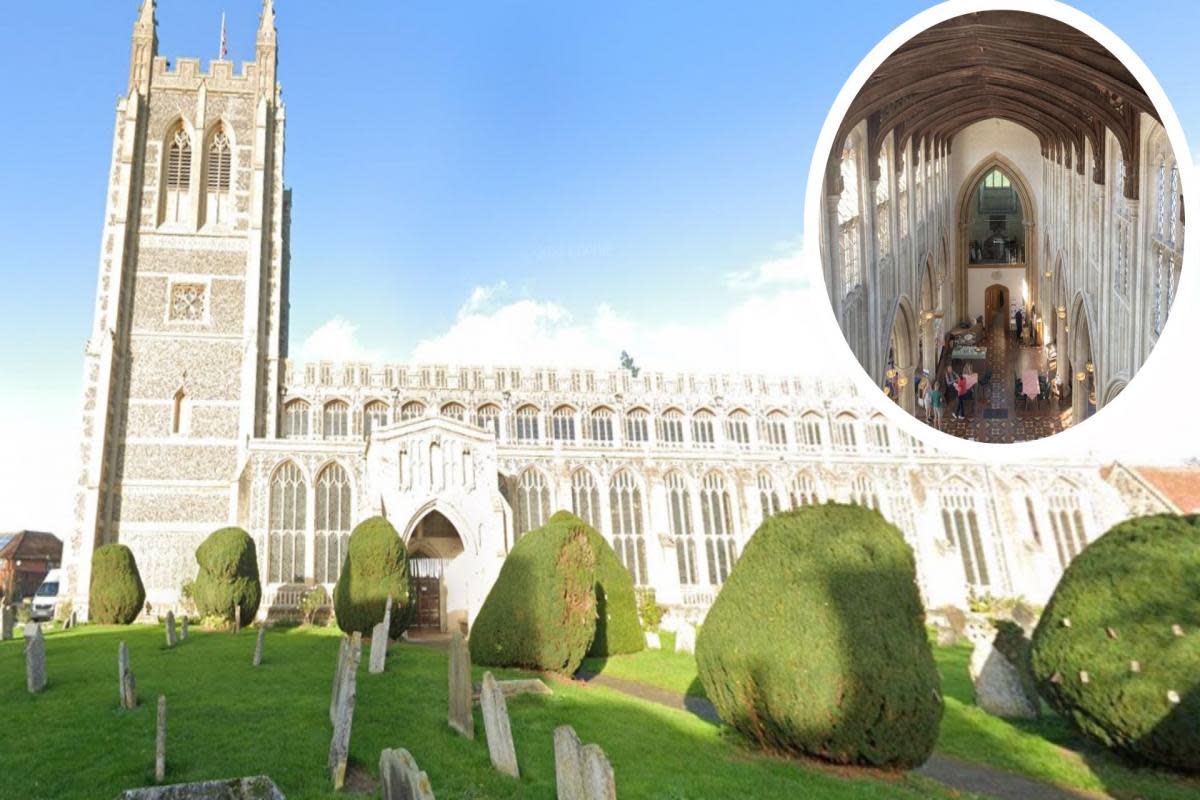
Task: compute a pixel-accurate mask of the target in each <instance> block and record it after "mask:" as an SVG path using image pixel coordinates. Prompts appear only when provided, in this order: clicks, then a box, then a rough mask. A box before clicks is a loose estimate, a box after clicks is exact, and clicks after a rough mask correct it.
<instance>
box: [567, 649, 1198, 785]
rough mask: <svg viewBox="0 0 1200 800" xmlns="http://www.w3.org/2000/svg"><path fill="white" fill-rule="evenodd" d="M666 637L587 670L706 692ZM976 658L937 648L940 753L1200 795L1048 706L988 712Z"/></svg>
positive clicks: (1077, 779) (1054, 776)
mask: <svg viewBox="0 0 1200 800" xmlns="http://www.w3.org/2000/svg"><path fill="white" fill-rule="evenodd" d="M662 640H663V641H662V643H663V649H662V651H654V650H646V651H644V652H641V653H634V654H632V655H627V656H614V657H612V658H608V659H588V660H587V661H585V662H584V665H583V669H584V670H586V671H589V672H592V673H598V674H604V675H606V676H610V677H614V678H620V679H622V680H626V681H633V682H635V683H642V684H645V685H648V686H655V687H658V688H660V689H667V690H670V691H673V692H676V693H679V694H689V695H692V696H696V697H703V696H704V687H703V686H702V685H701V684H700V681H699V680H698V678H697V677H696V675H697V673H696V660H695V658H693V657H692V656H689V655H687V654H685V653H675V652H673V648H674V642H673V639H672V637H671V635H670V634H663V635H662ZM970 657H971V648H970V646H969V645H960V646H958V647H937V646H935V647H934V658H935V660H936V661H937V664H938V671H939V672H940V673H941V677H942V694H943V696H944V698H945V701H946V706H945V714H944V716H943V717H942V727H941V731H940V735H939V737H938V744H937V751H938V752H940V753H944V754H946V755H950V756H954V757H956V758H960V759H963V760H964V761H971V762H975V763H978V764H986V765H988V766H992V767H997V768H1000V769H1003V770H1008V771H1010V772H1016V773H1019V774H1022V775H1026V776H1028V777H1031V778H1034V779H1036V780H1039V781H1044V782H1046V783H1052V784H1056V785H1058V786H1063V787H1067V788H1070V789H1082V790H1085V791H1094V792H1105V793H1107V794H1109V795H1111V796H1112V797H1115V798H1118V799H1119V800H1133V798H1145V799H1146V800H1188V798H1196V797H1200V779H1196V778H1189V777H1185V776H1182V775H1177V774H1173V773H1170V772H1167V771H1165V770H1161V769H1157V768H1153V767H1141V766H1138V765H1135V764H1132V763H1130V762H1129V761H1127V760H1125V759H1122V758H1119V757H1117V756H1114V755H1113V754H1111V753H1109V752H1108V751H1106V750H1105V749H1104V748H1103V747H1101V746H1099V745H1097V744H1094V743H1092V742H1090V741H1088V740H1087V739H1084V738H1083V736H1082V735H1080V734H1079V733H1078V732H1076V731H1075V730H1074V728H1073V727H1072V726H1071V724H1070V723H1069V722H1068V721H1067V720H1065V719H1063V718H1062V717H1059V716H1057V715H1056V714H1054V713H1053V712H1052V711H1050V710H1049V709H1048V708H1046V707H1045V705H1043V712H1044V714H1043V716H1042V718H1041V719H1039V720H1036V721H1028V722H1027V721H1010V720H1003V719H999V718H998V717H993V716H991V715H990V714H988V713H986V712H985V711H983V710H982V709H980V708H978V707H977V706H976V705H975V690H974V688H973V687H972V685H971V678H970V676H969V674H968V673H967V662H968V661H969V660H970Z"/></svg>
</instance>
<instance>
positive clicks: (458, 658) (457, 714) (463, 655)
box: [449, 630, 475, 739]
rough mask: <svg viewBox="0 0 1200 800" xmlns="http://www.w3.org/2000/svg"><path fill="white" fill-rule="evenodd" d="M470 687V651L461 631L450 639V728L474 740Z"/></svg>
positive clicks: (473, 715) (473, 716)
mask: <svg viewBox="0 0 1200 800" xmlns="http://www.w3.org/2000/svg"><path fill="white" fill-rule="evenodd" d="M473 688H474V687H472V685H471V651H470V649H469V648H468V647H467V640H466V639H464V638H463V635H462V632H461V631H457V630H456V631H454V633H453V635H452V636H451V637H450V716H449V722H450V727H451V728H453V729H454V730H456V731H458V732H459V733H460V734H462V735H463V736H465V737H467V738H468V739H474V738H475V714H474V711H473V705H474V703H473V694H474V693H473V691H472V689H473Z"/></svg>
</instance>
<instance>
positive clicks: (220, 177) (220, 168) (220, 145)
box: [208, 129, 233, 192]
mask: <svg viewBox="0 0 1200 800" xmlns="http://www.w3.org/2000/svg"><path fill="white" fill-rule="evenodd" d="M232 165H233V152H232V150H231V149H230V147H229V137H228V136H226V135H225V131H224V129H218V130H217V132H216V133H214V134H213V137H212V141H211V142H209V145H208V191H210V192H228V191H229V174H230V171H231V168H232Z"/></svg>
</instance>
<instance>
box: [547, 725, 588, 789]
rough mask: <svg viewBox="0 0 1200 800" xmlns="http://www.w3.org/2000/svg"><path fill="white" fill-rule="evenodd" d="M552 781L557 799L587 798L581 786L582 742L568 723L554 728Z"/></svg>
mask: <svg viewBox="0 0 1200 800" xmlns="http://www.w3.org/2000/svg"><path fill="white" fill-rule="evenodd" d="M554 783H555V785H556V786H557V787H558V800H586V798H587V794H586V793H585V791H584V788H583V742H581V741H579V736H577V735H576V733H575V729H574V728H572V727H571V726H570V725H560V726H559V727H557V728H555V729H554Z"/></svg>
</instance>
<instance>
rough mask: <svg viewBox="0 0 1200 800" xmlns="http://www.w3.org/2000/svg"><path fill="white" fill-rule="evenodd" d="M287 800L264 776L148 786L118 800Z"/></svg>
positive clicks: (128, 793) (122, 794)
mask: <svg viewBox="0 0 1200 800" xmlns="http://www.w3.org/2000/svg"><path fill="white" fill-rule="evenodd" d="M181 798H187V800H287V798H286V797H284V795H283V792H281V791H279V787H278V786H276V785H275V783H274V782H273V781H272V780H271V779H270V778H268V777H267V776H265V775H256V776H255V777H253V778H233V779H232V780H227V781H200V782H198V783H175V784H172V785H170V786H145V787H142V788H140V789H129V790H127V791H124V792H122V793H121V795H120V796H119V797H118V800H181Z"/></svg>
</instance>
